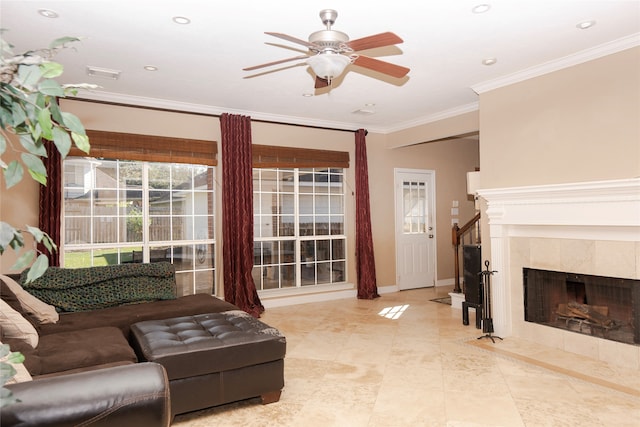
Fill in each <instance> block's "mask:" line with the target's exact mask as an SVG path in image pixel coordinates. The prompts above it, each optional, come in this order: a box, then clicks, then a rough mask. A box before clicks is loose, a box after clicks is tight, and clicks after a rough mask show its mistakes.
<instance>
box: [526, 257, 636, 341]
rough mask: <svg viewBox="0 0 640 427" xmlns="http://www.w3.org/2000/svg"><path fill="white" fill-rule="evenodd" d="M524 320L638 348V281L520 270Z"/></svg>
mask: <svg viewBox="0 0 640 427" xmlns="http://www.w3.org/2000/svg"><path fill="white" fill-rule="evenodd" d="M523 284H524V319H525V321H527V322H533V323H538V324H540V325H546V326H551V327H554V328H559V329H564V330H567V331H571V332H576V333H581V334H586V335H591V336H596V337H600V338H604V339H608V340H612V341H618V342H622V343H627V344H635V345H640V280H633V279H625V278H619V277H605V276H595V275H590V274H577V273H570V272H560V271H551V270H540V269H533V268H524V269H523Z"/></svg>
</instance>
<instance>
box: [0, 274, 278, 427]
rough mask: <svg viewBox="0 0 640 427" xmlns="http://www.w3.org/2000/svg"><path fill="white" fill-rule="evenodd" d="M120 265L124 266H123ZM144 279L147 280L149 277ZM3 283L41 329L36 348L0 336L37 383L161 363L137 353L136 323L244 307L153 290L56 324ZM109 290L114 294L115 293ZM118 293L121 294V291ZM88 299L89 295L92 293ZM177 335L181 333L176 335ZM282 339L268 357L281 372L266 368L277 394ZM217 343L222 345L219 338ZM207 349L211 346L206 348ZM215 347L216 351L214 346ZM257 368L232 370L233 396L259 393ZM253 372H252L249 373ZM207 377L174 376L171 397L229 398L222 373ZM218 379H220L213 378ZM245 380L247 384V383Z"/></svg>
mask: <svg viewBox="0 0 640 427" xmlns="http://www.w3.org/2000/svg"><path fill="white" fill-rule="evenodd" d="M161 264H167V265H166V266H162V268H165V269H166V270H167V271H168V272H169V274H170V276H171V277H170V280H173V281H174V284H175V271H174V270H173V266H172V265H171V264H168V263H161ZM138 266H140V264H138V265H136V264H132V265H129V266H127V267H124V268H125V270H127V269H131V270H135V269H136V268H142V267H138ZM94 268H101V267H94ZM117 268H122V266H119V267H117ZM61 270H63V269H61ZM11 277H12V278H13V279H17V280H18V281H20V277H19V276H15V275H13V276H11ZM23 279H24V274H23ZM141 280H144V278H142V279H141ZM129 282H131V281H129ZM134 282H135V281H134ZM115 283H116V284H117V283H118V280H117V279H116V280H115ZM0 284H1V285H2V287H1V288H0V291H1V292H0V293H1V296H2V299H3V300H4V301H5V302H6V303H8V304H9V305H10V306H11V307H12V308H14V309H15V310H16V311H20V310H22V314H23V315H24V317H25V318H27V319H29V321H30V322H31V323H32V324H33V325H34V326H35V328H36V330H37V332H38V338H39V342H38V344H37V346H36V347H35V348H32V347H31V346H30V345H29V344H27V343H25V342H24V341H21V340H16V339H12V338H7V337H2V339H1V341H2V342H3V343H4V344H9V345H10V346H11V351H19V352H21V353H22V354H23V355H24V356H25V361H24V366H25V367H26V368H27V370H28V371H29V373H30V374H31V376H32V377H33V378H34V380H36V381H35V382H38V381H39V380H40V379H46V380H50V379H51V380H55V379H59V377H61V376H67V375H68V376H69V377H68V378H74V375H80V376H82V375H84V376H85V377H86V376H87V375H91V373H90V372H102V370H107V369H118V368H117V367H122V366H127V365H133V364H138V365H158V364H157V363H147V360H144V359H142V358H141V357H140V354H136V351H135V350H134V348H135V349H138V347H139V345H138V343H137V342H136V338H135V337H134V334H133V333H132V330H131V327H132V325H134V324H137V323H139V322H143V321H156V320H163V319H173V318H181V317H184V316H187V317H189V318H193V317H195V316H198V315H203V314H211V313H227V312H228V313H238V310H239V308H238V307H237V306H235V305H233V304H230V303H228V302H226V301H224V300H221V299H219V298H216V297H215V296H212V295H207V294H196V295H188V296H182V297H176V296H175V294H174V296H173V297H170V296H169V297H167V296H166V295H164V296H161V298H163V299H158V300H156V299H154V298H153V295H151V297H149V296H144V297H143V298H148V299H149V300H146V301H131V302H128V301H127V302H125V303H118V304H117V305H115V306H110V307H104V308H96V309H92V310H84V311H73V312H59V320H58V321H57V322H56V323H41V322H38V321H37V320H35V319H33V318H32V316H30V313H29V312H28V310H24V308H23V307H21V305H20V301H19V300H18V298H17V297H16V296H15V295H14V294H13V293H12V292H11V290H10V289H8V287H7V286H5V284H4V283H3V282H2V281H0ZM52 286H53V287H56V286H58V284H57V283H56V282H55V280H54V281H53V285H52ZM127 286H135V285H127ZM25 290H27V291H29V293H30V294H31V293H32V292H33V294H34V295H36V296H37V297H38V298H41V299H42V300H43V301H44V302H46V303H49V304H51V303H52V302H55V301H46V300H45V299H46V298H48V296H46V295H45V296H44V297H43V295H41V294H38V292H36V291H33V290H30V289H29V288H28V287H27V286H25ZM76 291H77V289H76ZM86 292H90V291H81V292H80V294H81V296H82V298H85V297H86V295H85V293H86ZM118 292H119V291H118ZM174 292H175V291H174ZM107 293H108V294H109V295H111V292H107ZM151 294H153V290H152V291H151ZM52 298H53V299H54V300H55V299H56V297H55V293H54V296H53V297H52ZM118 298H121V296H118ZM88 299H89V300H90V299H91V298H88ZM102 304H105V302H104V301H102ZM106 304H107V305H108V304H110V302H109V301H107V302H106ZM57 308H58V311H60V308H59V307H57ZM242 314H246V313H242ZM230 315H231V314H230ZM232 317H233V316H232ZM0 332H1V331H0ZM176 339H180V338H179V337H177V338H176ZM252 339H253V338H251V337H250V338H249V340H252ZM217 341H219V340H217ZM280 341H281V344H280V345H281V350H280V353H281V354H280V356H279V360H277V361H276V360H274V361H272V362H269V363H272V364H274V363H277V366H278V369H279V370H280V372H278V373H276V374H273V367H272V366H271V365H269V364H264V368H262V369H264V370H265V372H266V373H267V375H268V376H269V377H270V378H271V379H270V380H268V381H269V382H270V384H269V385H267V389H268V390H269V391H271V388H272V387H277V390H273V391H276V392H277V393H278V396H279V390H280V389H281V388H282V386H283V385H284V380H283V373H282V359H283V358H284V354H283V353H284V345H285V344H284V337H281V340H280ZM216 345H220V344H219V343H218V344H216ZM161 351H162V350H161ZM171 351H173V350H171ZM207 351H212V350H211V349H207ZM213 351H215V349H214V350H213ZM196 356H197V355H196V354H195V353H194V356H193V357H196ZM184 357H185V358H184V360H185V361H186V363H187V364H188V363H189V355H188V354H186V355H185V356H184ZM194 360H195V359H194ZM270 360H271V359H270ZM138 362H145V363H138ZM149 362H153V360H149ZM255 369H256V368H255V367H254V366H252V367H250V369H247V373H246V374H245V373H243V372H244V371H243V369H237V368H236V369H235V371H234V372H233V373H232V374H233V375H230V374H227V378H231V377H233V378H236V380H234V381H233V383H231V384H230V385H229V386H227V388H229V391H232V394H230V396H234V398H235V399H236V400H238V398H249V397H253V396H255V395H254V394H251V393H252V392H253V390H255V384H251V381H252V380H253V378H255V373H256V371H255ZM259 369H260V368H258V373H260V371H259ZM249 373H250V375H251V376H248V375H249ZM164 376H165V379H166V378H167V374H166V372H165V373H164ZM168 377H169V379H171V377H172V373H171V372H169V376H168ZM208 378H209V379H208V380H207V381H208V383H207V388H206V389H204V390H194V389H193V386H189V387H188V388H186V389H184V388H180V387H179V383H180V382H184V381H185V380H175V382H176V384H175V385H176V387H177V388H174V387H173V382H174V381H173V380H172V381H171V383H172V387H171V395H172V400H175V402H184V401H185V400H190V399H191V400H192V398H191V397H190V396H193V395H196V394H198V395H199V394H203V393H204V394H212V395H213V396H212V397H211V398H208V400H206V401H205V402H204V403H203V405H211V404H213V405H215V404H220V403H226V399H227V398H226V397H225V391H224V390H223V389H224V387H225V385H224V383H223V379H224V375H223V373H222V372H220V373H217V374H216V373H211V374H208ZM258 378H259V375H258ZM214 379H215V381H216V382H213V381H214ZM167 381H168V380H167ZM228 381H229V380H228V379H227V384H228ZM197 382H198V380H195V381H192V382H189V384H194V383H197ZM245 383H246V386H245V385H244V384H245ZM16 386H17V387H18V388H19V389H21V388H23V387H27V388H28V386H25V385H24V384H17V385H16ZM243 388H246V389H247V393H249V394H248V395H245V394H244V392H243V391H242V389H243ZM265 390H266V389H265ZM22 392H23V391H22ZM181 393H183V394H184V393H186V394H189V396H186V395H185V396H180V395H179V394H181ZM261 393H263V391H260V392H259V394H261ZM276 400H277V399H276ZM207 402H208V403H207ZM201 407H202V405H201ZM194 409H196V408H193V407H189V406H188V405H187V406H185V405H183V404H180V406H179V407H178V412H177V413H181V412H184V411H185V410H194ZM174 415H176V407H175V405H173V407H172V411H171V417H173V416H174ZM3 425H4V422H3Z"/></svg>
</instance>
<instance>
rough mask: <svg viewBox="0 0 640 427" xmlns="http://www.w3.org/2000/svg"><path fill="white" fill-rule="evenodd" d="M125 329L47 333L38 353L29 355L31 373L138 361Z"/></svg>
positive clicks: (27, 356) (28, 367) (42, 373)
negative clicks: (124, 333)
mask: <svg viewBox="0 0 640 427" xmlns="http://www.w3.org/2000/svg"><path fill="white" fill-rule="evenodd" d="M136 361H137V358H136V355H135V352H134V351H133V349H132V348H131V347H130V346H129V343H128V341H127V339H126V338H125V337H124V335H123V334H122V331H121V330H120V329H118V328H114V327H104V328H91V329H85V330H80V331H72V332H61V333H58V334H51V335H45V336H43V337H42V338H41V339H40V343H39V345H38V348H37V349H36V352H34V354H30V355H26V356H25V362H24V363H25V366H26V367H27V369H28V370H29V372H31V375H34V376H36V375H44V374H49V373H52V372H63V371H69V370H77V369H80V368H87V367H92V366H97V365H104V364H112V363H121V362H129V363H133V362H136Z"/></svg>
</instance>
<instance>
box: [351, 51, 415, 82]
mask: <svg viewBox="0 0 640 427" xmlns="http://www.w3.org/2000/svg"><path fill="white" fill-rule="evenodd" d="M353 64H354V65H357V66H359V67H363V68H368V69H369V70H373V71H377V72H379V73H383V74H387V75H389V76H391V77H397V78H400V77H404V76H406V75H407V73H408V72H409V71H411V70H410V69H409V68H407V67H403V66H401V65H396V64H392V63H390V62H386V61H380V60H379V59H374V58H371V57H369V56H364V55H358V57H357V58H356V59H355V60H354V61H353Z"/></svg>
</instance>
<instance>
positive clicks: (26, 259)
mask: <svg viewBox="0 0 640 427" xmlns="http://www.w3.org/2000/svg"><path fill="white" fill-rule="evenodd" d="M35 255H36V251H34V250H33V249H32V250H30V251H27V252H25V253H23V254H22V255H20V257H19V258H18V260H17V261H16V262H15V263H14V264H13V265H12V266H11V269H12V270H24V269H25V268H26V267H28V266H29V264H31V261H33V257H34V256H35Z"/></svg>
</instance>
